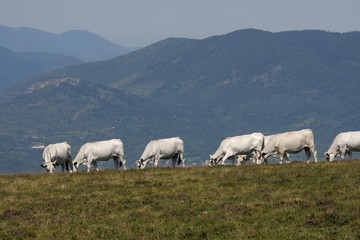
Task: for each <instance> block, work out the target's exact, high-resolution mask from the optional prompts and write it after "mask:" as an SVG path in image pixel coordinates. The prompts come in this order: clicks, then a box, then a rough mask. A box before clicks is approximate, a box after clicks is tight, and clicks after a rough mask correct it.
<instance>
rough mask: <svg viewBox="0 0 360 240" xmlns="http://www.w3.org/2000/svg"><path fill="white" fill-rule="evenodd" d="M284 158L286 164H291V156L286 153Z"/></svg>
mask: <svg viewBox="0 0 360 240" xmlns="http://www.w3.org/2000/svg"><path fill="white" fill-rule="evenodd" d="M284 158H285V162H286V163H290V159H289V155H288V154H287V153H286V152H285V153H284Z"/></svg>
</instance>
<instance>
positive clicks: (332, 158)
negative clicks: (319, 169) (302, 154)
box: [324, 152, 337, 162]
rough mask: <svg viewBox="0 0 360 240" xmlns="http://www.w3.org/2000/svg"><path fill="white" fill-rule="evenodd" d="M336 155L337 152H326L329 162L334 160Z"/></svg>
mask: <svg viewBox="0 0 360 240" xmlns="http://www.w3.org/2000/svg"><path fill="white" fill-rule="evenodd" d="M336 155H337V154H336V153H335V154H334V153H328V152H326V153H324V156H325V159H326V161H328V162H332V161H334V160H335V157H336Z"/></svg>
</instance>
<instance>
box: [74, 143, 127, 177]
mask: <svg viewBox="0 0 360 240" xmlns="http://www.w3.org/2000/svg"><path fill="white" fill-rule="evenodd" d="M110 158H112V159H113V160H114V164H115V169H116V170H117V169H118V166H120V167H121V166H122V165H123V167H124V170H126V166H125V162H126V161H125V159H124V147H123V143H122V141H121V140H120V139H112V140H107V141H100V142H89V143H85V144H84V145H82V146H81V148H80V150H79V152H78V154H77V155H76V157H75V159H74V162H73V164H74V166H75V168H74V171H75V172H76V171H77V169H78V168H79V166H80V165H81V164H85V165H86V166H87V171H88V172H90V168H91V164H92V165H94V167H95V169H96V171H99V167H98V165H97V163H96V162H97V161H107V160H109V159H110Z"/></svg>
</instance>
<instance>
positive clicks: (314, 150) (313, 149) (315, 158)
mask: <svg viewBox="0 0 360 240" xmlns="http://www.w3.org/2000/svg"><path fill="white" fill-rule="evenodd" d="M310 151H311V153H312V154H313V156H314V161H315V162H316V163H317V161H318V160H317V156H316V155H317V152H316V149H315V147H314V146H312V147H310ZM309 161H310V159H309Z"/></svg>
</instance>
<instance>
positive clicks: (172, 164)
mask: <svg viewBox="0 0 360 240" xmlns="http://www.w3.org/2000/svg"><path fill="white" fill-rule="evenodd" d="M177 157H178V155H176V156H175V157H173V158H172V159H171V161H172V163H171V166H172V167H173V168H174V167H175V165H176V161H177Z"/></svg>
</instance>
